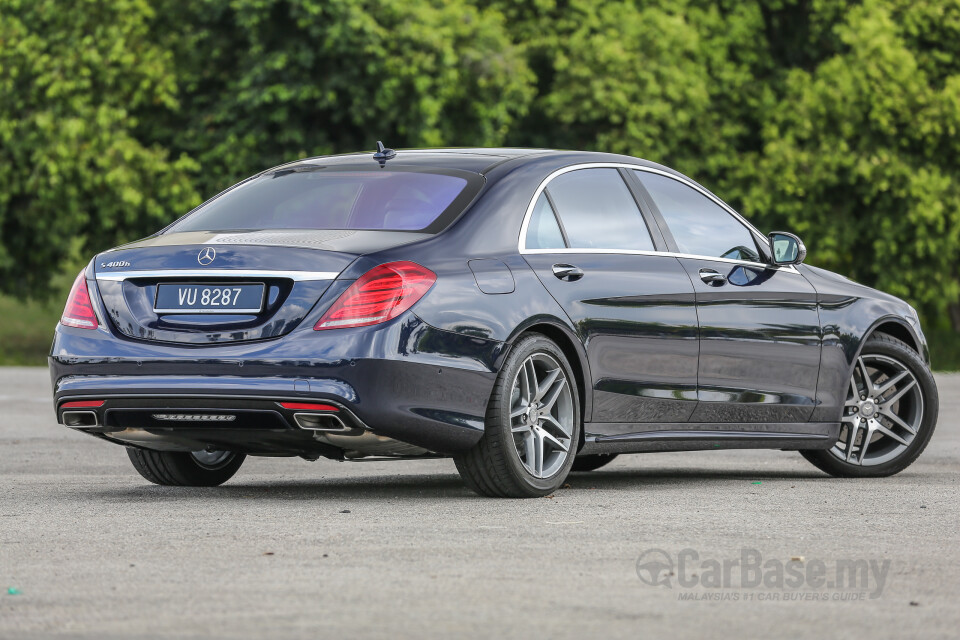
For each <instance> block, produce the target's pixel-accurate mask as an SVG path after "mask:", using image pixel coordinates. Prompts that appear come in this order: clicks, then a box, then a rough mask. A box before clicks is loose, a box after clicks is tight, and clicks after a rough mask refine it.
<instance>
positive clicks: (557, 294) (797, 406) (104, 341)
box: [49, 145, 938, 497]
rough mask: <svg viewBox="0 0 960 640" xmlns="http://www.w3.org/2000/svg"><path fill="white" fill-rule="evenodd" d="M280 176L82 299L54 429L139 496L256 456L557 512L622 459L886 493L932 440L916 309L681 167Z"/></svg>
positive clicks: (138, 249)
mask: <svg viewBox="0 0 960 640" xmlns="http://www.w3.org/2000/svg"><path fill="white" fill-rule="evenodd" d="M380 147H381V148H380V149H379V150H378V152H377V153H376V154H369V153H360V154H352V155H342V156H333V157H320V158H310V159H307V160H299V161H296V162H293V163H290V164H286V165H283V166H280V167H277V168H274V169H270V170H268V171H264V172H263V173H260V174H258V175H256V176H254V177H252V178H249V179H248V180H245V181H243V182H241V183H240V184H238V185H236V186H234V187H232V188H230V189H228V190H226V191H224V192H223V193H221V194H220V195H218V196H216V197H214V198H212V199H211V200H209V201H207V202H205V203H204V204H202V205H200V206H199V207H197V208H196V209H194V210H193V211H191V212H189V213H188V214H186V215H185V216H183V217H182V218H180V219H179V220H177V221H176V222H174V223H173V224H171V225H170V226H168V227H167V228H165V229H163V230H162V231H160V232H158V233H156V234H155V235H153V236H150V237H149V238H146V239H144V240H141V241H139V242H135V243H132V244H128V245H124V246H121V247H118V248H116V249H112V250H110V251H106V252H104V253H101V254H100V255H98V256H96V257H95V258H94V259H93V260H92V261H91V262H90V264H89V265H88V266H87V267H86V268H85V269H84V270H83V272H82V273H80V275H79V276H78V277H77V280H76V282H75V283H74V286H73V290H72V291H71V293H70V297H69V300H68V302H67V305H66V308H65V310H64V313H63V318H62V320H61V322H60V325H59V326H58V327H57V331H56V337H55V339H54V342H53V347H52V350H51V354H50V359H49V362H50V372H51V376H52V380H53V388H54V402H55V405H56V411H57V416H58V419H59V421H60V422H61V423H62V424H64V425H66V426H68V427H71V428H74V429H77V430H80V431H84V432H86V433H89V434H91V435H94V436H97V437H99V438H102V439H104V440H107V441H110V442H114V443H117V444H121V445H123V446H124V447H126V448H127V452H128V454H129V456H130V459H131V461H132V462H133V465H134V467H135V468H136V469H137V471H139V472H140V474H141V475H143V476H144V477H145V478H146V479H147V480H150V481H152V482H155V483H158V484H164V485H201V486H211V485H217V484H220V483H222V482H225V481H226V480H227V479H229V478H230V477H231V476H232V475H233V474H234V473H235V472H236V471H237V469H238V468H239V467H240V465H241V463H242V462H243V460H244V457H245V456H247V455H268V456H300V457H303V458H306V459H310V460H316V459H318V458H320V457H325V458H331V459H335V460H356V459H359V458H370V457H377V458H389V459H398V458H422V457H436V456H443V457H452V458H453V459H454V460H455V461H456V465H457V468H458V469H459V471H460V473H461V475H462V477H463V479H464V481H465V482H466V483H467V484H468V485H469V486H470V487H471V488H472V489H474V490H475V491H477V492H479V493H481V494H484V495H491V496H512V497H526V496H542V495H546V494H548V493H550V492H552V491H553V490H555V489H556V488H557V487H558V486H560V484H561V483H562V482H563V481H564V479H565V478H566V477H567V475H568V473H570V471H571V470H572V471H589V470H593V469H596V468H598V467H600V466H602V465H604V464H606V463H608V462H609V461H610V460H612V459H613V458H614V457H615V456H616V455H618V454H622V453H637V452H649V451H679V450H696V449H728V448H775V449H792V450H798V451H800V453H801V454H803V455H804V456H805V457H806V458H807V459H808V460H810V461H811V462H812V463H813V464H815V465H816V466H817V467H819V468H820V469H822V470H824V471H826V472H827V473H830V474H833V475H837V476H886V475H890V474H893V473H896V472H898V471H900V470H902V469H904V468H905V467H907V466H908V465H909V464H910V463H911V462H913V460H914V459H916V457H917V456H918V455H920V453H921V451H922V450H923V448H924V447H925V446H926V444H927V442H928V441H929V440H930V436H931V435H932V433H933V430H934V427H935V425H936V420H937V408H938V399H937V390H936V387H935V385H934V381H933V377H932V376H931V374H930V371H929V366H928V365H929V358H928V352H927V346H926V341H925V339H924V337H923V333H922V332H921V330H920V324H919V320H918V318H917V314H916V312H915V311H914V309H913V308H911V307H910V305H908V304H907V303H905V302H903V301H902V300H899V299H897V298H894V297H892V296H889V295H886V294H884V293H881V292H879V291H876V290H873V289H870V288H867V287H864V286H861V285H858V284H856V283H854V282H851V281H850V280H848V279H846V278H844V277H842V276H839V275H836V274H833V273H830V272H828V271H824V270H822V269H818V268H815V267H811V266H808V265H805V264H803V259H804V256H805V254H806V250H805V248H804V246H803V244H802V243H801V242H800V240H799V239H798V238H796V236H793V235H791V234H789V233H784V232H774V233H771V234H769V236H765V235H764V234H762V233H760V232H759V231H757V230H756V229H755V228H754V227H753V226H751V225H750V223H749V222H747V221H746V220H745V219H744V218H743V217H741V216H740V215H738V214H737V213H736V212H735V211H733V210H732V209H731V208H730V207H728V206H727V205H726V204H724V203H723V202H722V201H721V200H720V199H719V198H717V197H716V196H714V195H713V194H712V193H710V192H709V191H707V190H706V189H704V188H703V187H701V186H700V185H698V184H697V183H695V182H693V181H692V180H690V179H689V178H686V177H684V176H683V175H680V174H678V173H677V172H675V171H672V170H670V169H668V168H666V167H663V166H660V165H657V164H654V163H651V162H646V161H644V160H638V159H636V158H631V157H626V156H619V155H610V154H602V153H585V152H566V151H546V150H530V149H449V150H412V151H401V152H394V151H392V150H390V149H384V148H382V145H380Z"/></svg>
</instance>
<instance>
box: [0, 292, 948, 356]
mask: <svg viewBox="0 0 960 640" xmlns="http://www.w3.org/2000/svg"><path fill="white" fill-rule="evenodd" d="M64 297H66V294H64ZM62 311H63V302H62V301H61V300H55V301H52V302H47V303H39V302H19V301H17V300H14V299H13V298H8V297H6V296H0V318H2V320H0V366H3V365H7V366H9V365H37V366H40V365H46V364H47V353H48V352H49V351H50V342H51V341H52V340H53V330H54V327H56V325H57V322H58V321H59V319H60V314H61V312H62ZM925 333H926V336H927V341H928V342H929V343H930V357H931V360H933V368H934V370H936V371H960V333H956V332H954V331H951V330H950V329H929V330H927V331H926V332H925Z"/></svg>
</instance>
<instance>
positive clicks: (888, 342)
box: [800, 333, 940, 478]
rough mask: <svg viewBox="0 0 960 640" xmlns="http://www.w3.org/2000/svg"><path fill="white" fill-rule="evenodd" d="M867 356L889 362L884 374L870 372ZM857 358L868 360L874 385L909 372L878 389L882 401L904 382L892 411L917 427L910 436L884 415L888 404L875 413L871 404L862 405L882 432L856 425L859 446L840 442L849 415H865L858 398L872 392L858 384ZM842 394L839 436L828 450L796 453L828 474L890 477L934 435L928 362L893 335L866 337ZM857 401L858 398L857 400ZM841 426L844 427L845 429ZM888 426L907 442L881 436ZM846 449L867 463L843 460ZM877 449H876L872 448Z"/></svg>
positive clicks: (934, 401) (935, 406)
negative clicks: (886, 389) (843, 403)
mask: <svg viewBox="0 0 960 640" xmlns="http://www.w3.org/2000/svg"><path fill="white" fill-rule="evenodd" d="M871 361H873V362H875V363H877V365H876V366H881V367H882V366H884V365H888V366H889V367H890V369H889V373H884V372H883V371H880V374H881V375H878V374H877V371H878V370H874V372H873V373H869V371H870V362H871ZM861 363H865V364H866V365H867V367H866V369H865V370H866V371H868V374H867V375H868V377H870V378H871V383H870V384H871V385H873V388H874V389H877V388H882V387H883V385H884V384H885V383H886V382H888V381H890V380H892V379H893V378H895V377H896V376H897V375H900V374H901V373H903V372H907V373H908V375H907V376H906V377H904V380H905V382H904V383H903V384H902V385H900V386H897V387H894V388H893V389H892V390H891V391H889V392H887V393H883V394H880V398H881V399H883V400H886V399H890V398H893V397H894V396H896V395H898V394H900V389H902V388H904V387H907V388H906V389H905V390H904V391H903V394H900V395H901V399H900V400H899V401H898V405H897V406H898V409H897V411H898V412H900V413H903V414H904V416H898V417H900V418H901V422H903V423H906V424H907V425H908V426H911V425H912V426H911V428H913V430H915V431H916V434H915V435H912V436H911V435H910V433H909V431H907V430H906V429H905V428H902V427H898V426H897V425H896V424H895V423H893V422H892V421H891V420H890V419H889V418H887V417H886V416H887V415H889V412H890V411H891V410H892V409H891V408H890V407H887V409H886V411H887V413H885V412H884V411H883V410H880V409H878V410H877V413H874V409H873V406H870V407H867V409H869V415H870V416H874V417H875V418H876V420H880V421H881V424H882V425H884V429H885V431H883V432H879V433H876V432H872V431H864V430H863V427H862V426H861V427H859V428H860V435H859V436H857V435H856V433H855V436H854V437H855V438H858V439H859V441H860V447H859V448H858V447H857V446H856V445H853V446H849V448H848V445H847V444H846V442H845V440H846V436H847V435H849V433H850V429H851V426H850V423H849V422H848V419H849V418H851V417H854V416H856V417H859V418H860V420H864V416H866V415H868V411H866V410H864V409H863V407H862V402H863V400H860V398H864V397H866V398H867V399H868V400H869V399H872V397H873V396H871V395H870V394H869V393H867V392H863V391H861V389H862V388H863V385H862V384H860V385H859V386H858V382H857V380H858V378H857V376H858V375H859V376H860V377H859V380H860V381H861V382H862V380H863V375H862V373H858V372H859V371H860V366H861ZM898 365H899V366H901V367H902V370H901V371H900V372H899V373H898V372H897V369H896V366H898ZM909 376H912V378H913V381H915V384H913V385H911V386H908V385H909V382H910V377H909ZM855 389H856V390H857V393H858V394H859V396H860V398H857V397H856V396H855V395H854V393H853V392H854V390H855ZM914 389H916V391H914ZM846 397H847V405H848V406H849V408H848V406H845V407H844V416H845V417H844V423H843V424H842V426H841V432H840V439H839V440H838V441H837V443H836V444H835V445H834V447H833V448H831V449H824V450H808V451H801V452H800V454H801V455H802V456H803V457H804V458H806V459H807V460H809V461H810V462H811V463H813V465H814V466H816V467H817V468H818V469H820V470H821V471H825V472H826V473H829V474H830V475H832V476H836V477H841V478H881V477H886V476H892V475H893V474H895V473H899V472H900V471H903V470H904V469H906V468H907V467H909V466H910V465H911V464H912V463H913V461H914V460H916V459H917V457H918V456H919V455H920V454H921V453H922V452H923V450H924V448H926V446H927V443H929V442H930V438H931V436H933V431H934V428H935V427H936V425H937V414H938V412H939V404H940V400H939V396H938V393H937V386H936V383H935V382H934V379H933V374H931V373H930V369H929V367H927V365H926V363H924V362H923V360H922V359H921V358H920V356H919V354H917V352H916V351H914V350H913V349H911V348H910V347H909V346H908V345H907V344H905V343H904V342H902V341H900V340H897V339H896V338H893V337H891V336H888V335H886V334H883V333H877V334H874V335H873V336H871V337H870V338H869V339H868V340H867V343H866V344H865V345H864V347H863V349H862V351H861V353H860V356H859V357H858V359H857V364H856V365H855V368H854V378H853V380H852V381H851V384H850V385H848V389H847V396H846ZM858 400H860V401H859V402H858ZM883 404H884V402H879V403H874V406H876V407H881V406H882V405H883ZM857 405H860V406H857ZM861 424H862V423H861ZM845 429H846V431H844V430H845ZM891 429H892V430H894V431H895V432H896V433H895V435H898V437H899V438H904V439H906V438H911V439H910V440H908V441H907V443H906V444H903V443H902V442H899V441H895V440H893V439H892V437H891V436H887V435H886V432H888V431H890V430H891ZM867 434H871V435H872V436H873V439H870V440H869V441H868V446H867V450H866V451H863V444H862V443H863V440H864V439H866V437H867ZM878 442H879V443H880V445H879V448H878V445H877V443H878ZM883 447H885V448H886V449H888V450H889V451H888V452H887V453H886V454H883V451H884V448H883ZM847 451H849V452H850V453H851V454H856V453H859V455H860V459H861V460H864V459H866V460H867V464H861V463H860V462H858V461H857V460H856V457H857V456H856V455H853V456H852V457H853V461H847V460H846V459H844V454H845V453H846V452H847ZM871 451H873V452H874V453H873V458H871V457H870V456H871ZM877 451H879V452H880V453H876V452H877Z"/></svg>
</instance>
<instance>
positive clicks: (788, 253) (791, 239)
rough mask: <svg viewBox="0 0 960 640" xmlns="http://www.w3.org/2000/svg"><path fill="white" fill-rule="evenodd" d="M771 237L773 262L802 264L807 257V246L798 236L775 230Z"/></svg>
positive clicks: (769, 236)
mask: <svg viewBox="0 0 960 640" xmlns="http://www.w3.org/2000/svg"><path fill="white" fill-rule="evenodd" d="M767 237H768V238H770V255H772V256H773V264H800V263H801V262H803V259H804V258H806V257H807V248H806V247H805V246H803V242H802V241H801V240H800V238H798V237H797V236H795V235H793V234H792V233H787V232H786V231H774V232H772V233H770V234H769V235H768V236H767Z"/></svg>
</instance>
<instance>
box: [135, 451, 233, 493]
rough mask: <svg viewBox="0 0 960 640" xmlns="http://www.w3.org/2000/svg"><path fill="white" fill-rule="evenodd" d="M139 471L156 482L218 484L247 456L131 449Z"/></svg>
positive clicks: (216, 452) (210, 452)
mask: <svg viewBox="0 0 960 640" xmlns="http://www.w3.org/2000/svg"><path fill="white" fill-rule="evenodd" d="M127 455H128V456H130V462H132V463H133V468H134V469H136V470H137V472H138V473H139V474H140V475H141V476H143V477H144V478H146V479H147V480H149V481H150V482H152V483H154V484H160V485H167V486H179V487H215V486H217V485H221V484H223V483H224V482H226V481H227V480H229V479H230V478H232V477H233V474H235V473H236V472H237V469H239V468H240V465H241V464H243V461H244V459H245V458H246V456H245V455H243V454H242V453H235V452H233V451H192V452H181V451H150V450H148V449H134V448H128V449H127Z"/></svg>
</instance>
